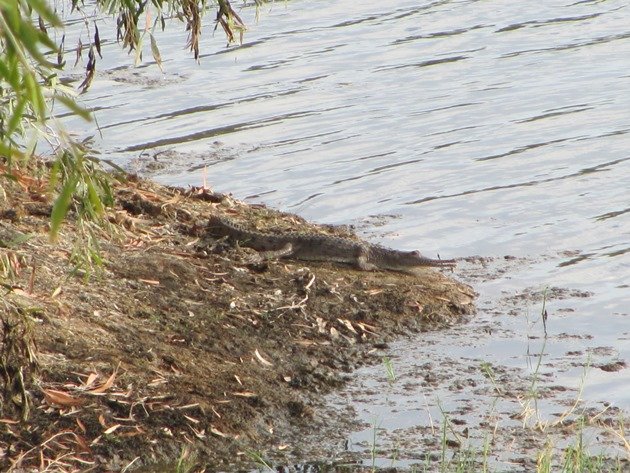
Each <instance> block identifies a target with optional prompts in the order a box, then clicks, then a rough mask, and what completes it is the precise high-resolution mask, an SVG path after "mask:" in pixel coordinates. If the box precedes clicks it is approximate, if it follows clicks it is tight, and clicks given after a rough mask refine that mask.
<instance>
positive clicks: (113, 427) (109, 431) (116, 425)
mask: <svg viewBox="0 0 630 473" xmlns="http://www.w3.org/2000/svg"><path fill="white" fill-rule="evenodd" d="M118 427H120V424H114V425H112V426H111V427H110V428H109V429H107V430H106V431H105V432H103V433H104V434H105V435H109V434H111V433H112V432H113V431H114V430H116V429H118Z"/></svg>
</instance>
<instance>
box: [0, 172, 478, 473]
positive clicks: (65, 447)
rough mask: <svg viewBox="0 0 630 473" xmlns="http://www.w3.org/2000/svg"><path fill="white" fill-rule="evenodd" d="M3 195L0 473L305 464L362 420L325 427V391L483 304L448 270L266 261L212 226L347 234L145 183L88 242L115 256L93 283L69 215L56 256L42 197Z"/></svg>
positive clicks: (31, 189) (38, 187) (119, 201)
mask: <svg viewBox="0 0 630 473" xmlns="http://www.w3.org/2000/svg"><path fill="white" fill-rule="evenodd" d="M5 171H6V170H5V169H3V172H5ZM0 185H1V186H2V194H1V195H0V284H1V285H2V288H1V289H2V297H1V299H0V300H1V305H0V318H1V320H2V339H0V372H1V374H2V388H3V396H2V397H1V398H0V470H2V471H7V470H8V471H121V470H123V469H125V468H126V469H127V470H126V471H133V470H134V469H140V468H142V469H143V471H166V469H167V467H166V466H164V465H176V464H177V462H178V461H185V462H188V463H196V464H197V465H204V466H205V467H206V468H207V471H215V470H217V469H233V468H237V467H243V466H244V465H247V464H250V465H251V462H252V459H255V458H256V455H257V454H259V453H260V455H265V454H266V453H267V452H274V457H275V458H286V459H287V461H297V460H300V459H301V457H300V452H301V446H300V442H301V441H302V439H306V438H307V435H305V434H306V433H308V432H312V431H313V430H314V429H319V430H320V431H321V432H327V431H330V432H331V434H330V435H331V436H334V435H335V432H336V433H337V434H338V435H342V434H343V429H342V428H341V427H340V426H342V425H343V422H344V421H345V422H352V419H349V418H348V419H340V418H335V419H332V418H330V417H328V415H327V414H326V412H325V410H323V409H322V401H321V399H322V395H323V394H325V393H328V392H330V391H331V390H333V389H335V388H338V387H340V386H342V385H343V384H344V381H345V379H346V378H347V375H348V373H349V372H351V371H352V370H353V369H354V368H356V367H358V366H360V365H362V364H365V363H367V362H369V361H370V360H380V358H379V357H376V356H374V352H375V350H378V349H379V348H383V347H385V346H386V344H387V342H388V341H390V340H393V339H394V338H396V337H400V336H404V335H408V334H412V333H416V332H418V331H424V330H433V329H437V328H440V327H443V326H444V325H448V324H454V323H458V322H460V321H461V319H462V318H464V317H466V316H468V315H470V314H472V313H473V311H474V292H473V291H472V289H471V288H470V287H468V286H466V285H465V284H462V283H459V282H457V281H456V280H455V279H454V277H453V275H452V274H450V273H448V272H439V271H437V270H433V269H429V270H426V271H424V272H423V274H421V275H419V276H412V275H406V274H398V273H391V272H373V273H371V272H360V271H356V270H354V269H352V268H348V267H343V266H338V265H331V264H324V263H308V264H305V263H304V262H299V261H291V260H282V261H268V262H264V263H260V262H255V259H254V258H253V256H254V255H253V253H254V252H253V251H251V250H249V249H246V248H235V247H232V246H230V245H228V244H227V243H226V242H223V241H218V240H216V239H214V238H212V237H211V236H210V235H208V233H207V231H206V222H207V220H208V218H209V216H210V215H211V214H216V213H220V214H228V215H230V216H231V217H233V218H236V219H238V220H240V221H242V222H244V223H245V224H247V225H249V226H251V227H258V228H259V229H264V228H281V229H282V228H291V229H300V230H304V229H310V230H313V231H321V232H325V233H333V234H338V235H346V236H348V235H349V233H348V232H347V231H345V230H343V229H334V228H321V227H315V226H313V225H311V224H308V223H307V222H304V221H303V220H302V219H300V218H299V217H296V216H294V215H290V214H281V213H279V212H276V211H272V210H269V209H267V208H265V207H262V206H255V207H252V206H247V205H245V204H243V203H240V202H238V201H235V200H234V199H232V198H231V197H229V196H226V195H219V194H215V193H213V192H212V191H210V190H207V189H199V188H193V189H178V188H167V187H162V186H159V185H156V184H153V183H151V182H148V181H142V180H139V179H135V178H129V179H128V180H127V181H125V182H123V183H121V184H119V185H118V186H117V188H116V204H115V207H114V208H113V209H110V210H108V215H107V217H108V223H107V224H106V225H105V226H103V227H96V226H91V227H90V228H91V231H92V235H93V236H94V240H93V243H92V245H94V244H96V243H95V242H98V246H99V248H100V252H99V254H98V255H100V257H102V258H103V265H102V267H101V268H100V269H96V270H93V271H90V270H88V269H86V268H87V267H86V266H85V265H82V264H81V262H82V261H85V259H86V258H87V257H94V253H93V252H91V251H90V250H89V247H88V246H86V239H85V237H80V235H85V233H82V232H81V231H79V229H78V225H79V222H78V221H77V219H76V216H75V215H73V214H72V212H71V214H70V215H69V217H68V221H67V223H66V224H64V226H63V228H62V230H61V234H60V237H59V240H58V241H57V242H55V243H52V242H51V241H50V239H49V233H48V230H49V224H50V214H51V209H52V202H51V200H50V199H49V198H48V196H47V194H46V191H45V186H43V184H42V183H39V182H36V181H34V180H32V179H29V178H27V177H25V176H17V178H16V179H14V180H10V179H5V180H2V181H0ZM83 225H84V226H85V224H83ZM84 228H85V227H84ZM98 255H97V256H98ZM341 438H342V437H341ZM193 453H194V456H193ZM169 468H170V467H169ZM173 468H174V467H173Z"/></svg>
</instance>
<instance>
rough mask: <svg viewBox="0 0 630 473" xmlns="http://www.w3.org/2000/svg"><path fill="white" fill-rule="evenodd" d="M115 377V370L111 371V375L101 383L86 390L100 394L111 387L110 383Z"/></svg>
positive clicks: (111, 383)
mask: <svg viewBox="0 0 630 473" xmlns="http://www.w3.org/2000/svg"><path fill="white" fill-rule="evenodd" d="M115 379H116V371H114V372H113V373H112V375H111V376H110V377H109V378H107V381H105V382H104V383H103V384H101V385H100V386H99V387H98V388H94V389H90V390H89V391H88V392H89V393H90V394H101V393H104V392H105V391H107V390H108V389H109V388H111V387H112V385H113V384H114V380H115Z"/></svg>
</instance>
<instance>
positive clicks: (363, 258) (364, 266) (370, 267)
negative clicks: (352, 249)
mask: <svg viewBox="0 0 630 473" xmlns="http://www.w3.org/2000/svg"><path fill="white" fill-rule="evenodd" d="M356 264H357V267H358V268H359V269H360V270H362V271H375V270H377V269H378V266H376V265H375V264H372V263H369V262H368V255H367V252H366V251H365V250H361V251H359V254H358V255H357V261H356Z"/></svg>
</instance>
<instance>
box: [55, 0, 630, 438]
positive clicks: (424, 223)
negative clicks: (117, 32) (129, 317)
mask: <svg viewBox="0 0 630 473" xmlns="http://www.w3.org/2000/svg"><path fill="white" fill-rule="evenodd" d="M240 14H241V16H242V17H243V19H244V21H245V22H246V23H247V24H248V25H249V26H250V29H249V31H248V32H247V33H246V34H245V44H244V45H243V46H242V47H229V48H226V47H225V44H224V38H223V37H222V36H221V34H220V32H219V31H218V32H217V33H216V35H215V37H214V38H213V37H211V35H210V32H211V29H212V28H213V24H212V21H211V18H212V17H213V14H210V15H208V16H207V17H206V20H205V27H204V34H205V36H204V39H203V42H202V57H201V63H200V65H197V64H196V63H195V62H194V61H193V60H192V59H191V57H190V55H189V54H187V53H185V52H183V51H182V47H183V45H184V44H185V35H184V34H183V33H182V31H181V29H182V28H181V27H179V25H171V26H170V27H169V29H168V30H167V31H166V32H165V33H163V34H160V35H159V36H158V43H159V45H160V47H161V52H162V57H163V59H164V67H165V71H166V73H165V74H162V73H160V71H159V69H158V68H157V67H156V66H155V65H148V66H147V65H143V66H141V67H139V68H134V67H133V66H132V65H131V62H132V60H131V58H127V57H126V56H125V54H124V53H122V52H121V51H120V49H119V47H118V46H117V45H116V44H115V42H114V41H113V40H114V37H113V36H112V35H113V34H114V33H112V31H113V25H114V23H113V21H112V20H108V21H107V22H108V25H107V27H106V26H101V28H100V29H101V37H102V38H104V40H105V41H104V56H105V58H104V59H103V61H102V62H99V65H98V67H99V68H100V73H99V76H98V77H97V78H96V79H95V81H94V84H93V85H92V88H91V90H90V91H89V93H88V94H86V95H85V96H84V97H83V98H84V101H85V104H86V105H88V106H95V107H99V109H100V111H98V112H97V119H98V123H99V125H100V128H101V130H102V136H99V135H97V136H96V137H95V140H96V147H97V148H98V149H101V150H102V152H103V155H105V156H107V157H108V158H110V159H113V160H114V161H116V162H118V163H120V164H124V165H126V166H128V167H130V168H131V169H136V168H137V169H140V170H142V169H143V166H144V165H145V164H146V163H147V162H154V158H156V159H157V161H158V162H160V163H163V164H164V166H165V167H164V170H163V171H160V172H154V173H153V174H152V176H153V177H154V178H155V179H156V180H158V181H161V182H163V183H168V184H178V185H189V184H191V185H199V184H201V182H202V180H203V178H204V176H206V177H207V180H208V182H209V184H210V185H211V186H212V187H213V188H215V189H216V190H218V191H227V192H232V193H234V194H235V195H236V196H237V197H240V198H244V199H248V200H250V201H252V202H254V201H255V202H261V201H262V202H265V203H267V204H269V205H270V206H273V207H276V208H280V209H283V210H288V211H292V212H296V213H299V214H301V215H303V216H305V217H307V218H309V219H312V220H315V221H320V222H326V223H336V224H337V223H346V224H347V223H354V224H356V225H357V226H358V227H359V228H360V229H362V231H363V232H364V235H365V236H366V237H368V238H371V239H372V240H375V241H379V242H382V243H384V244H387V245H390V246H393V247H396V248H420V249H421V250H423V252H424V253H426V254H427V255H428V256H435V254H436V253H437V252H439V253H440V255H442V256H443V257H458V256H469V255H482V256H487V257H497V258H502V257H503V256H504V255H510V256H513V257H516V258H517V259H516V260H513V261H514V262H513V263H512V264H508V263H505V265H504V266H505V268H504V269H505V271H506V272H504V273H502V271H503V269H502V268H503V266H502V264H503V263H495V264H494V266H492V265H491V266H490V268H489V269H488V271H491V272H492V271H494V272H495V274H494V275H492V276H487V277H486V276H485V275H484V269H483V268H479V267H476V268H475V267H473V268H466V267H464V268H463V270H462V271H463V272H462V274H461V277H464V278H466V280H468V281H470V282H472V283H473V284H474V285H475V288H476V290H478V291H479V292H480V300H479V308H480V313H479V315H478V316H477V318H476V319H475V320H473V321H472V322H471V323H470V325H469V326H467V327H464V328H463V329H459V331H458V329H457V328H454V329H452V330H451V331H450V333H449V332H446V333H445V332H441V333H440V334H437V335H426V337H429V339H430V340H431V341H432V343H433V344H435V345H432V348H433V350H437V351H438V352H439V353H446V354H448V355H449V356H451V357H464V358H465V357H470V358H471V359H473V358H474V359H477V360H485V361H488V362H492V363H501V364H504V365H505V366H508V367H513V368H519V369H523V370H524V371H527V370H531V366H530V365H531V363H529V362H528V360H527V356H526V355H525V354H526V353H527V348H528V346H529V344H530V342H529V341H528V340H529V339H528V338H527V336H528V334H530V332H531V331H532V330H533V331H535V332H536V334H537V335H540V333H541V332H540V331H541V329H540V325H537V326H535V327H534V328H532V326H531V324H530V323H529V321H530V319H534V318H535V317H536V316H537V314H538V313H539V312H540V309H541V304H542V301H541V299H540V298H538V299H536V298H525V299H516V300H513V299H510V297H513V296H515V295H518V294H522V293H523V292H524V291H527V290H529V291H542V290H543V289H544V288H545V287H552V288H559V289H562V290H563V291H564V292H562V295H561V297H560V296H559V297H551V298H550V300H549V302H548V307H547V308H548V311H549V313H550V320H549V336H550V340H551V343H549V344H548V345H547V351H548V354H547V356H546V358H545V361H546V363H548V364H549V365H554V363H555V365H554V366H556V367H558V366H562V363H563V360H566V358H567V353H569V352H571V351H579V352H581V353H582V354H584V355H583V358H584V357H586V353H588V351H589V350H593V349H596V348H598V347H599V348H601V347H605V348H606V350H608V351H605V353H604V355H602V356H600V357H599V358H597V360H600V358H601V359H602V360H604V361H606V360H615V359H618V360H629V358H630V345H629V344H628V343H627V340H628V338H629V333H630V330H629V329H628V321H629V317H630V308H629V306H630V289H629V287H630V253H629V250H630V220H629V219H630V213H629V212H630V190H629V189H630V154H629V153H630V151H629V150H630V114H628V110H630V69H629V68H628V66H629V65H630V63H629V61H628V57H630V7H628V5H627V3H626V2H622V1H604V2H601V1H600V2H595V1H570V0H569V1H565V2H561V1H537V2H521V3H515V2H512V1H496V0H495V1H485V2H478V1H434V2H428V1H420V2H419V1H381V2H326V3H325V4H322V3H321V2H312V1H293V2H288V3H284V2H278V3H275V4H273V5H270V6H265V7H263V8H261V9H260V21H259V22H256V21H255V20H254V16H255V9H254V8H253V7H251V6H250V7H245V8H243V10H242V11H241V12H240ZM219 30H220V29H219ZM78 31H79V30H78V29H75V30H74V35H75V37H76V35H77V34H78ZM108 34H109V37H107V35H108ZM69 35H70V36H71V34H69ZM71 42H72V41H71V40H69V38H67V40H66V44H71ZM84 42H85V41H84ZM149 58H150V51H149V50H148V48H146V51H145V59H146V60H149ZM78 71H79V70H77V72H78ZM69 126H70V127H71V128H73V129H77V130H78V131H79V133H80V134H81V133H82V134H88V133H93V130H92V131H90V129H89V128H88V127H86V125H83V124H80V123H78V122H74V121H70V122H69ZM182 157H183V158H182ZM204 168H205V170H206V171H205V172H204ZM375 222H378V224H379V226H378V227H377V226H376V225H375ZM496 261H501V260H496ZM510 311H511V315H509V314H510ZM487 325H490V326H492V327H493V329H494V331H493V333H492V334H489V335H487V336H485V337H481V336H480V337H474V338H473V339H470V338H469V337H467V336H466V335H467V334H468V333H471V332H474V331H475V328H479V327H485V326H487ZM423 337H425V335H421V336H420V340H425V339H424V338H423ZM539 342H540V341H539ZM401 343H402V345H400V346H397V348H398V353H399V355H398V357H397V358H396V360H395V363H396V366H397V367H399V369H400V370H401V373H404V372H405V371H406V370H410V371H411V372H413V367H414V364H415V363H416V360H417V359H418V357H419V356H426V355H427V353H426V351H425V352H422V353H418V352H417V351H415V350H414V349H413V345H414V344H413V343H409V342H401ZM415 345H418V343H417V341H416V343H415ZM598 353H601V351H600V352H598ZM582 361H584V360H583V359H582ZM381 369H382V368H381ZM377 372H378V370H377V371H376V372H374V371H373V372H372V375H374V376H375V375H376V374H375V373H377ZM369 373H370V372H369V371H368V374H369ZM381 374H382V371H381ZM362 376H367V375H365V374H363V375H362ZM401 376H404V375H402V374H401ZM409 376H411V375H409ZM555 376H556V380H557V381H558V382H560V383H563V384H566V385H567V386H573V387H575V386H577V385H579V384H580V383H581V369H576V368H575V367H573V368H571V366H569V365H567V367H566V369H557V370H556V372H555ZM628 383H630V371H629V370H627V369H626V370H621V371H616V372H604V371H601V370H598V369H596V368H594V369H593V370H592V373H591V375H590V377H589V381H588V383H587V384H586V387H585V391H584V396H585V398H586V399H587V400H593V401H602V400H606V401H608V402H611V403H613V404H614V405H616V406H619V407H622V408H624V409H627V408H630V390H628V389H627V386H628ZM370 402H372V403H375V402H378V400H374V399H372V400H371V401H370ZM416 407H417V406H416ZM410 409H412V408H410ZM388 412H389V413H388ZM381 417H382V418H384V419H390V421H391V422H390V427H391V428H395V427H396V426H401V425H402V424H401V422H402V421H400V422H398V421H396V420H395V419H397V417H396V416H395V415H394V414H392V412H391V411H387V410H386V411H384V412H383V413H382V416H381ZM402 417H404V415H403V416H402ZM366 419H367V417H366ZM392 419H393V420H392Z"/></svg>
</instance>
